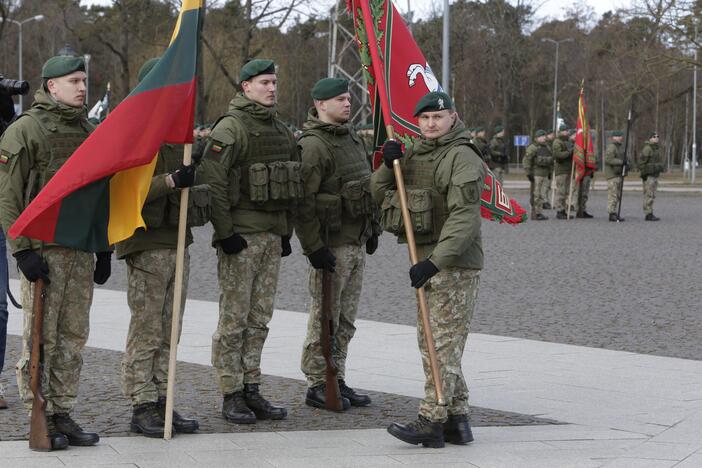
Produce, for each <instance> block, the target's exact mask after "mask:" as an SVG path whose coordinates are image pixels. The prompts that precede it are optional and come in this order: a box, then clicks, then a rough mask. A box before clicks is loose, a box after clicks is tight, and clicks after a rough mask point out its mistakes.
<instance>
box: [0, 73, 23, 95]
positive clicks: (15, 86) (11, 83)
mask: <svg viewBox="0 0 702 468" xmlns="http://www.w3.org/2000/svg"><path fill="white" fill-rule="evenodd" d="M0 92H4V93H6V94H8V95H9V96H17V95H18V94H22V95H24V94H27V93H28V92H29V83H28V82H26V81H24V80H11V79H9V78H5V77H4V76H3V75H0Z"/></svg>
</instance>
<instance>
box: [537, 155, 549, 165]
mask: <svg viewBox="0 0 702 468" xmlns="http://www.w3.org/2000/svg"><path fill="white" fill-rule="evenodd" d="M536 165H537V166H539V167H551V166H552V165H553V157H551V156H537V157H536Z"/></svg>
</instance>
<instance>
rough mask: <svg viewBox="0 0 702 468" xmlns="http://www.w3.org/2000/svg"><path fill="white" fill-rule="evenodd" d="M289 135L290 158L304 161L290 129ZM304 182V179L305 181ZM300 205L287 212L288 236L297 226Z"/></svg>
mask: <svg viewBox="0 0 702 468" xmlns="http://www.w3.org/2000/svg"><path fill="white" fill-rule="evenodd" d="M288 133H289V137H290V143H291V144H290V160H291V161H295V162H300V161H302V158H301V156H300V148H299V147H298V146H297V143H296V141H295V136H294V135H293V134H292V132H290V131H289V130H288ZM303 183H304V181H303ZM298 209H299V206H292V207H291V208H290V209H289V210H288V212H287V219H286V227H287V233H286V235H287V236H292V233H293V229H294V226H295V220H296V219H297V216H298V215H297V213H298Z"/></svg>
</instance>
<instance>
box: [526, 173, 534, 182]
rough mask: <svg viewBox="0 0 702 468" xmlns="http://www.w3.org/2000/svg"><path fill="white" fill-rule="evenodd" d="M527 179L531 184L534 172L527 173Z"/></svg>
mask: <svg viewBox="0 0 702 468" xmlns="http://www.w3.org/2000/svg"><path fill="white" fill-rule="evenodd" d="M527 179H529V182H531V183H532V184H533V183H534V174H527Z"/></svg>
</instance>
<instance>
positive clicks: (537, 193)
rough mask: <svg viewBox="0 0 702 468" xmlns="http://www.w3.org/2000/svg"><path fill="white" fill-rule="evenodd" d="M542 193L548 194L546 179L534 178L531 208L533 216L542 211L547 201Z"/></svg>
mask: <svg viewBox="0 0 702 468" xmlns="http://www.w3.org/2000/svg"><path fill="white" fill-rule="evenodd" d="M544 187H547V189H546V190H544ZM544 192H545V193H548V177H543V176H534V205H533V206H532V207H531V209H532V210H533V211H534V214H539V213H541V212H542V211H543V208H544V203H546V200H548V198H546V197H547V195H545V194H544Z"/></svg>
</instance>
